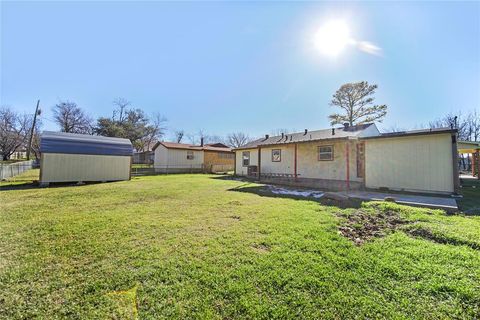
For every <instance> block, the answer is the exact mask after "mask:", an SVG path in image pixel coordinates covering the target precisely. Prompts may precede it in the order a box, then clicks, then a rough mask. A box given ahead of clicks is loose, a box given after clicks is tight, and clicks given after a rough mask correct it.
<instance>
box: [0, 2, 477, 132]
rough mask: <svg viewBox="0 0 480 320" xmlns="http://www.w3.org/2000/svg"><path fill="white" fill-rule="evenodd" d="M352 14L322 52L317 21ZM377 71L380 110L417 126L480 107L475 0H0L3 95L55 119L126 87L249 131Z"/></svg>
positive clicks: (389, 122) (100, 103)
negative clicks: (346, 43)
mask: <svg viewBox="0 0 480 320" xmlns="http://www.w3.org/2000/svg"><path fill="white" fill-rule="evenodd" d="M331 19H343V20H345V21H347V23H348V25H349V28H350V32H351V35H352V37H354V38H355V39H358V40H365V41H369V42H371V43H374V44H376V45H377V46H379V47H380V48H381V49H382V54H381V56H377V55H371V54H368V53H365V52H362V51H360V50H357V49H356V48H354V47H348V48H346V50H344V51H343V52H342V53H341V54H340V55H338V56H337V57H328V56H324V55H322V54H320V53H319V52H318V50H317V49H316V48H315V46H314V44H313V43H312V38H313V35H314V34H315V33H316V31H317V30H318V28H320V27H321V26H322V25H323V24H324V23H325V22H326V21H329V20H331ZM359 80H367V81H369V82H371V83H376V84H378V85H379V89H378V93H377V95H376V97H377V99H376V100H377V102H378V103H382V104H387V105H388V106H389V113H388V115H387V117H386V119H385V121H384V123H383V124H381V127H383V128H389V127H392V126H396V127H402V128H412V127H415V126H418V125H420V124H422V123H428V122H429V121H430V120H433V119H435V118H438V117H440V116H442V115H444V114H445V113H448V112H453V111H456V110H461V111H462V112H465V113H466V112H468V111H470V110H473V109H475V108H476V109H480V4H479V3H478V2H463V3H459V2H455V3H454V2H395V3H386V2H364V3H359V2H345V3H329V2H319V3H316V2H228V3H227V2H68V3H65V2H63V3H61V2H2V3H1V96H0V97H1V104H2V105H9V106H11V107H12V108H14V109H17V110H20V111H26V112H33V111H32V109H33V108H34V107H35V103H36V100H37V99H40V100H41V106H42V108H43V110H44V114H43V116H42V117H43V124H44V129H56V126H55V124H54V123H52V121H51V119H52V113H51V108H52V106H53V105H55V103H57V102H58V101H59V100H71V101H75V102H76V103H77V104H78V105H79V106H81V107H82V108H84V109H85V110H86V111H87V112H88V113H89V114H91V115H92V116H94V117H98V116H109V115H111V112H112V109H113V106H112V101H113V100H114V99H115V98H117V97H123V98H126V99H128V100H130V101H132V103H133V105H134V106H137V107H140V108H142V109H144V110H145V111H146V112H148V113H153V112H159V113H161V114H163V115H164V116H165V117H167V118H168V127H169V129H170V132H171V131H173V130H175V129H184V130H186V131H187V132H196V131H198V129H204V130H206V131H207V132H208V133H209V134H217V135H225V134H227V133H229V132H233V131H244V132H247V133H249V134H250V135H252V136H259V135H263V134H264V133H269V132H270V131H272V130H273V129H276V128H287V129H297V130H303V129H304V128H309V129H319V128H325V127H328V126H329V122H328V119H327V116H328V115H329V114H330V113H332V112H333V111H334V109H333V108H332V107H330V106H329V105H328V103H329V101H330V98H331V95H332V94H333V93H334V92H335V90H336V89H337V88H338V87H340V85H341V84H343V83H346V82H352V81H359Z"/></svg>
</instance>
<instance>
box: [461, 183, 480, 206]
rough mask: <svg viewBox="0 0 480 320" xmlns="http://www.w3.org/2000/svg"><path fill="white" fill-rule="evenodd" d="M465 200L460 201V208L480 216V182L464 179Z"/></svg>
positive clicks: (463, 192) (463, 193)
mask: <svg viewBox="0 0 480 320" xmlns="http://www.w3.org/2000/svg"><path fill="white" fill-rule="evenodd" d="M461 193H462V195H463V198H462V199H460V200H458V201H457V202H458V205H459V208H460V209H461V210H462V211H464V212H466V213H469V214H478V215H480V180H478V179H462V190H461Z"/></svg>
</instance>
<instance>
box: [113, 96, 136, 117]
mask: <svg viewBox="0 0 480 320" xmlns="http://www.w3.org/2000/svg"><path fill="white" fill-rule="evenodd" d="M113 105H114V106H115V107H116V109H114V110H113V116H112V120H114V121H115V118H116V116H117V114H118V122H119V123H122V122H124V121H125V120H126V117H127V110H128V108H129V107H131V106H132V103H131V102H130V101H128V100H127V99H125V98H116V99H115V100H113Z"/></svg>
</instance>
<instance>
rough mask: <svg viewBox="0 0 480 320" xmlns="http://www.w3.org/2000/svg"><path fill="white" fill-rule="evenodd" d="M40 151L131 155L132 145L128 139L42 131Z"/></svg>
mask: <svg viewBox="0 0 480 320" xmlns="http://www.w3.org/2000/svg"><path fill="white" fill-rule="evenodd" d="M40 152H42V153H71V154H93V155H114V156H131V155H132V154H133V147H132V143H131V142H130V140H128V139H122V138H113V137H103V136H92V135H87V134H77V133H66V132H53V131H44V132H43V133H42V135H41V137H40Z"/></svg>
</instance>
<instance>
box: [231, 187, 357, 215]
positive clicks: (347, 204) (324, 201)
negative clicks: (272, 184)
mask: <svg viewBox="0 0 480 320" xmlns="http://www.w3.org/2000/svg"><path fill="white" fill-rule="evenodd" d="M282 188H283V187H282ZM295 190H300V189H297V188H296V189H295ZM227 191H234V192H244V193H251V194H256V195H258V196H261V197H270V198H284V199H293V200H303V201H314V202H317V203H319V204H321V205H324V206H334V207H337V208H341V209H346V208H360V207H361V205H362V202H363V201H361V200H356V199H349V200H345V201H339V200H334V199H328V198H324V197H322V198H315V197H303V196H298V195H293V194H277V193H273V192H272V191H271V190H270V189H269V188H268V187H265V186H263V185H260V186H259V185H256V184H255V183H252V182H249V181H245V183H244V184H241V185H239V186H237V187H235V188H231V189H228V190H227Z"/></svg>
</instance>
